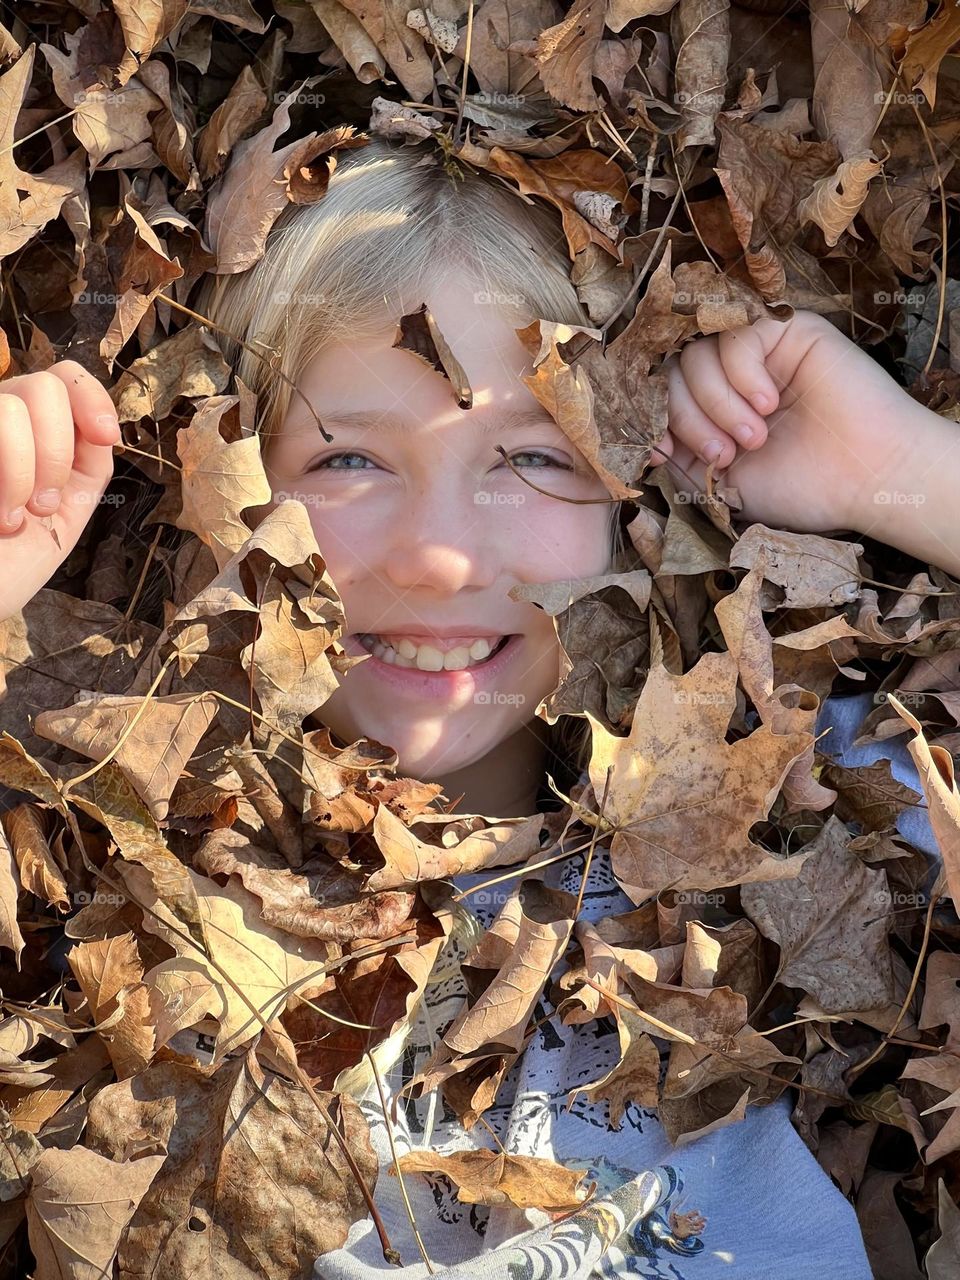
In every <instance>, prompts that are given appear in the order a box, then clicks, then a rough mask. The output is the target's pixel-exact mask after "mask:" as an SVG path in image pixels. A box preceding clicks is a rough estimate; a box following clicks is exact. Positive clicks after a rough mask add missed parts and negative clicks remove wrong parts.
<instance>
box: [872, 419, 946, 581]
mask: <svg viewBox="0 0 960 1280" xmlns="http://www.w3.org/2000/svg"><path fill="white" fill-rule="evenodd" d="M908 399H909V397H908ZM898 429H900V430H902V431H903V433H904V436H905V438H906V440H907V441H908V449H907V453H906V459H905V463H904V466H903V468H902V470H901V471H899V472H898V473H897V474H894V475H891V476H889V477H887V479H886V480H885V481H884V486H885V487H878V488H877V489H876V490H875V492H874V494H873V495H872V498H871V502H870V503H869V505H868V506H867V507H866V508H865V509H863V510H861V511H860V512H859V513H858V515H857V517H856V518H855V520H854V524H853V528H855V529H856V530H857V532H858V533H865V534H869V536H870V537H871V538H879V540H880V541H881V542H887V543H889V544H890V546H891V547H899V548H900V550H901V551H907V552H909V554H910V555H912V556H916V557H917V559H918V560H922V561H923V562H924V563H926V564H935V565H937V566H938V567H939V568H941V569H944V570H945V571H946V572H947V573H949V574H952V575H953V576H954V577H955V578H960V424H958V423H956V422H950V421H949V420H948V419H946V418H941V417H940V415H939V414H938V413H932V412H931V411H930V410H929V409H924V408H923V406H922V405H920V404H917V402H916V401H915V400H910V401H909V405H907V406H904V415H903V421H902V423H898Z"/></svg>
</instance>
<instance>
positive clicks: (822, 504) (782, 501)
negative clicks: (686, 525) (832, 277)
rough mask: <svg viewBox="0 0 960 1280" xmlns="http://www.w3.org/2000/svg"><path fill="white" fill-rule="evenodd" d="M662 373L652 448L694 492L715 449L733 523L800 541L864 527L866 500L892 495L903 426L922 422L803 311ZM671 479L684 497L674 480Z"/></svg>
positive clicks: (732, 336) (843, 342)
mask: <svg viewBox="0 0 960 1280" xmlns="http://www.w3.org/2000/svg"><path fill="white" fill-rule="evenodd" d="M663 367H664V370H665V372H666V373H667V379H668V382H667V385H668V405H669V408H668V413H669V419H668V432H667V435H668V436H669V437H671V439H670V441H669V443H667V444H664V445H663V447H664V448H665V450H666V451H669V452H672V457H673V459H674V461H675V462H677V463H679V465H680V466H682V467H683V468H684V469H685V470H686V471H687V472H689V474H690V475H691V476H692V477H693V479H694V480H695V481H696V483H697V484H698V485H699V486H700V488H701V490H702V489H703V488H704V479H705V474H706V461H707V460H708V458H707V451H708V450H709V448H710V445H711V444H719V445H720V453H719V461H718V463H717V465H716V466H715V468H714V471H715V475H716V476H717V480H718V482H719V483H721V484H730V485H734V486H736V488H737V489H738V490H739V492H740V496H741V498H742V500H743V511H742V513H741V516H740V518H741V519H746V520H750V521H760V522H761V523H763V524H769V525H771V526H773V527H776V528H786V529H794V530H797V531H799V532H803V533H821V532H826V531H828V530H834V529H860V530H866V529H867V528H868V526H870V525H873V524H874V523H875V522H876V521H877V518H878V515H880V514H881V513H880V512H879V511H878V507H877V503H878V501H879V502H880V503H882V502H883V501H884V499H883V498H882V497H881V498H880V499H877V497H876V494H877V492H878V491H882V490H893V489H897V488H898V485H897V483H896V481H897V477H898V476H899V475H900V474H901V472H902V469H903V468H904V465H905V462H906V460H907V456H908V453H909V450H910V449H911V447H912V445H913V443H914V441H913V440H912V439H911V436H912V432H913V426H912V424H913V423H914V420H915V418H917V417H918V415H927V417H929V416H930V411H929V410H927V409H924V408H923V406H922V405H920V404H918V403H917V402H916V401H914V400H913V399H911V397H910V396H909V395H908V394H907V393H906V391H905V390H904V389H903V388H902V387H901V386H899V385H898V383H897V382H895V381H894V379H893V378H891V377H890V375H889V374H888V373H887V372H886V371H885V370H884V369H882V368H881V367H880V365H879V364H878V363H877V361H876V360H875V359H874V358H873V357H872V356H870V355H868V354H867V353H866V352H865V351H861V350H860V349H859V348H858V347H857V346H855V345H854V343H852V342H851V341H850V340H849V338H846V337H845V336H844V335H843V334H842V333H841V332H840V331H839V329H837V328H835V326H834V325H832V324H831V323H830V322H829V320H826V319H825V318H824V317H823V316H820V315H817V314H816V313H815V312H812V311H797V312H795V314H794V315H793V316H792V317H791V319H789V320H787V321H779V320H773V319H769V318H767V317H763V318H761V319H760V320H757V321H756V322H754V323H753V324H751V325H742V326H741V327H739V328H737V329H731V330H728V331H726V332H724V333H720V334H717V335H712V336H710V337H705V338H698V339H696V340H694V341H692V342H689V343H687V345H686V346H685V347H684V348H683V350H682V351H681V352H679V354H675V355H672V356H670V357H669V359H667V360H666V361H665V362H664V366H663ZM740 424H744V425H745V426H746V427H747V428H748V429H750V430H752V431H753V433H754V435H753V438H752V439H751V440H749V441H747V440H745V439H744V437H743V436H742V433H741V427H740ZM661 443H663V442H661ZM654 457H655V458H656V455H654ZM724 468H725V470H723V469H724ZM671 470H673V469H671ZM673 479H674V481H675V483H677V485H678V487H680V488H682V490H683V491H684V492H686V493H687V494H688V496H691V493H692V491H691V488H690V486H689V485H688V484H687V483H686V481H684V479H683V476H682V475H680V474H678V473H677V472H676V471H675V470H673ZM899 487H902V485H901V486H899ZM875 536H877V537H881V538H882V537H883V534H882V532H880V533H876V534H875Z"/></svg>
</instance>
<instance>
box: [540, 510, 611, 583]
mask: <svg viewBox="0 0 960 1280" xmlns="http://www.w3.org/2000/svg"><path fill="white" fill-rule="evenodd" d="M557 506H558V504H557V503H551V505H550V508H549V510H548V511H546V512H544V513H542V516H541V519H540V520H539V521H538V524H537V535H538V536H537V538H536V540H535V543H534V545H535V548H536V553H537V554H538V556H539V558H540V560H541V561H542V564H541V565H540V568H542V570H543V572H544V578H545V579H546V580H559V579H562V578H589V577H593V576H594V575H596V574H601V573H606V572H607V571H608V569H609V567H610V558H611V551H612V546H613V541H612V537H611V534H610V507H609V505H607V504H601V503H596V504H591V505H589V506H587V505H583V506H576V505H574V504H573V503H565V504H564V505H563V507H562V509H561V510H557Z"/></svg>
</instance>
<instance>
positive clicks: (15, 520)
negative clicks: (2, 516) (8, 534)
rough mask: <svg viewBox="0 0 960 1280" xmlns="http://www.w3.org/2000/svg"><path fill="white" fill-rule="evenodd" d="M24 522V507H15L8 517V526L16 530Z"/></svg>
mask: <svg viewBox="0 0 960 1280" xmlns="http://www.w3.org/2000/svg"><path fill="white" fill-rule="evenodd" d="M22 520H23V507H15V508H14V509H13V511H11V512H10V513H9V515H8V516H7V524H8V525H10V527H11V529H16V528H17V527H18V526H19V524H20V522H21V521H22Z"/></svg>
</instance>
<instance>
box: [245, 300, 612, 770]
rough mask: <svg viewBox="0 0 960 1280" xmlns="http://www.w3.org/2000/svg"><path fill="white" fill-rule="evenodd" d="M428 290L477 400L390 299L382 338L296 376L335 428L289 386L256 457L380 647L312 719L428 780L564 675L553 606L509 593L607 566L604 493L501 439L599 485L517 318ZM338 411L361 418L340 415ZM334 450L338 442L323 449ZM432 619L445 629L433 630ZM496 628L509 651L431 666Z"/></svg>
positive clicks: (519, 721)
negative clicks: (427, 358)
mask: <svg viewBox="0 0 960 1280" xmlns="http://www.w3.org/2000/svg"><path fill="white" fill-rule="evenodd" d="M480 297H481V299H483V297H484V295H482V294H481V295H480ZM421 301H425V302H426V303H427V305H428V307H429V308H430V310H431V312H432V313H433V316H434V319H435V320H436V322H437V324H438V325H439V327H440V330H441V332H442V334H443V336H444V337H445V339H446V340H447V342H448V343H449V344H450V347H451V349H452V351H453V354H454V355H455V356H456V358H457V359H458V360H459V361H460V363H461V364H462V365H463V367H464V370H465V372H466V375H467V378H468V379H469V382H470V385H471V387H472V388H473V408H471V409H469V410H463V409H460V408H459V407H458V405H457V402H456V399H455V397H454V393H453V390H452V385H451V383H450V382H449V381H448V380H447V379H446V378H445V377H444V376H443V375H442V374H440V373H438V372H436V371H435V370H433V369H432V368H430V367H429V366H428V365H427V364H426V363H425V362H424V361H423V360H421V359H420V358H419V357H418V356H415V355H414V354H412V353H411V352H409V351H404V350H400V349H399V348H394V347H392V345H391V344H392V342H393V339H394V336H395V333H396V324H397V320H398V319H399V316H391V317H389V318H388V317H387V316H386V313H385V319H384V328H383V330H382V333H379V334H378V335H377V337H376V338H375V339H368V340H364V341H357V342H355V343H349V344H346V343H344V344H338V345H335V346H331V347H328V348H326V349H324V350H323V351H322V352H321V354H320V355H319V356H317V357H316V358H315V359H314V360H313V361H312V362H311V363H310V364H309V365H308V366H307V367H306V369H305V370H304V374H303V377H302V378H301V379H300V382H299V389H300V391H301V392H302V393H303V395H304V396H305V397H306V398H307V400H309V402H310V403H311V404H312V406H313V407H314V409H315V410H316V412H317V413H318V415H319V417H320V420H321V421H322V422H323V425H324V427H325V429H326V430H327V432H328V433H329V434H331V435H332V436H333V442H332V443H329V444H328V443H326V442H325V441H324V439H323V437H322V436H321V435H320V433H319V431H318V430H317V428H316V425H315V424H314V423H313V421H312V419H311V417H310V414H309V412H308V410H307V408H306V405H305V404H304V403H303V401H302V400H301V399H300V397H299V396H293V397H292V399H291V402H290V408H289V412H288V413H287V416H286V418H285V420H284V422H283V425H282V428H281V430H280V431H279V433H278V434H277V435H276V437H275V438H274V440H273V441H272V442H271V444H270V447H269V449H268V451H267V456H266V459H265V462H266V469H267V475H268V477H269V480H270V484H271V487H272V489H273V493H274V501H275V502H277V501H282V500H283V497H282V495H283V494H289V495H292V496H296V497H297V498H299V500H300V501H302V502H303V503H304V504H305V505H306V507H307V510H308V512H309V514H310V519H311V522H312V524H313V528H314V531H315V533H316V538H317V543H318V545H319V547H320V550H321V552H322V554H323V556H324V559H325V561H326V564H327V569H328V571H329V573H330V575H331V577H332V578H333V581H334V583H335V585H336V586H337V589H338V591H339V593H340V596H341V599H342V601H343V605H344V610H345V613H346V619H347V625H346V628H345V633H344V636H343V637H342V638H341V643H342V644H343V647H344V648H345V649H346V651H347V652H348V653H350V654H356V655H363V654H366V653H367V652H369V649H368V648H366V647H365V646H364V644H363V643H362V641H361V639H360V636H361V635H362V634H364V633H368V634H369V633H373V634H374V635H376V636H377V637H378V652H380V653H386V660H381V658H379V657H376V656H374V657H372V658H365V660H364V661H363V662H362V663H359V664H357V665H356V666H355V667H353V668H352V669H351V670H350V671H349V672H347V674H346V675H345V676H343V677H341V685H340V688H339V689H338V690H337V691H336V692H335V693H334V695H333V696H332V697H331V698H330V699H329V700H328V701H327V702H326V703H325V704H324V706H323V708H322V709H321V710H320V711H319V712H318V718H319V719H320V720H321V721H322V722H323V723H324V724H326V725H328V726H329V728H330V729H331V730H332V731H333V732H334V733H335V734H336V735H337V736H338V737H339V738H341V739H342V740H343V741H345V742H352V741H354V740H356V739H357V738H359V737H361V736H366V737H370V738H375V739H377V740H378V741H379V742H381V743H385V744H388V745H389V746H392V747H393V748H394V749H395V750H396V751H397V753H398V755H399V768H400V769H401V771H402V772H405V773H408V774H411V775H413V776H415V777H421V778H425V779H429V778H432V777H438V776H441V775H444V774H449V773H452V772H455V771H456V770H458V769H461V768H465V767H467V766H469V765H472V764H473V763H475V762H476V761H479V760H481V759H482V758H483V757H484V756H486V755H487V753H488V752H491V751H492V750H493V749H494V748H495V747H497V746H498V745H499V744H501V743H503V742H505V741H506V739H507V738H509V737H510V736H511V735H514V734H515V733H516V732H517V731H518V730H519V729H520V728H521V726H523V725H524V724H528V723H529V722H530V721H532V720H533V719H534V712H535V710H536V707H537V704H538V703H539V702H540V700H541V699H542V698H544V697H545V696H546V695H548V694H549V693H550V692H551V691H552V690H553V689H554V688H555V687H556V686H557V684H558V682H559V678H560V669H559V653H560V650H559V644H558V642H557V639H556V636H555V633H554V626H553V621H552V619H551V618H550V616H549V615H548V614H546V613H544V612H543V611H542V610H540V609H538V608H537V607H536V606H535V605H533V604H529V603H525V602H517V601H514V600H511V599H510V597H509V596H508V595H507V592H508V590H509V589H510V587H513V586H515V585H516V584H517V583H528V582H549V581H556V580H558V579H563V578H579V577H586V576H588V575H592V574H597V573H603V572H606V570H607V569H608V567H609V563H610V542H609V537H608V532H607V531H608V528H609V520H610V506H609V504H606V503H595V504H587V505H576V504H573V503H568V502H559V501H557V500H556V499H554V498H549V497H546V496H544V495H542V494H539V493H537V492H536V491H535V490H534V489H532V488H530V487H529V486H528V485H526V484H524V482H523V480H521V479H520V478H519V477H518V476H517V475H515V474H513V472H512V471H511V470H510V468H509V467H508V466H507V464H506V462H504V460H503V458H502V457H501V455H500V454H498V453H496V451H495V449H494V445H496V444H501V445H502V446H503V448H504V449H505V451H506V453H507V455H508V456H509V457H511V458H512V459H513V461H514V465H515V466H517V467H518V468H519V469H520V471H521V473H522V474H523V475H524V476H525V477H528V478H529V479H530V480H531V481H532V482H533V483H534V484H536V485H539V486H540V487H541V488H543V489H547V490H549V491H550V492H553V493H559V494H562V495H565V496H567V497H574V498H605V497H607V496H608V495H607V491H606V489H605V488H604V486H603V484H602V483H601V481H600V480H599V478H598V477H597V476H596V474H595V473H594V472H593V471H592V470H591V469H590V467H589V465H588V464H587V463H586V461H585V459H584V458H583V456H582V455H581V454H580V452H579V451H578V450H577V449H576V448H574V446H573V445H572V444H571V443H570V441H569V440H568V439H567V437H566V436H565V435H564V434H563V432H562V431H561V430H560V428H559V427H558V426H557V425H556V423H554V421H553V420H552V418H550V416H549V414H548V413H547V412H546V410H544V409H542V408H541V407H540V405H539V404H538V403H537V401H536V399H535V397H534V396H533V394H532V393H531V392H530V391H529V390H528V389H527V388H526V387H525V386H524V385H523V383H522V382H521V381H520V377H521V374H531V373H533V368H532V365H531V364H529V362H528V361H527V359H526V354H525V352H524V349H523V347H522V345H521V344H520V342H519V340H518V339H517V337H516V335H515V333H514V326H513V323H512V321H511V319H509V318H508V317H507V316H506V315H505V314H504V313H502V312H501V311H500V309H499V308H498V307H497V306H495V305H490V304H489V303H487V302H485V301H482V300H481V301H480V302H478V301H476V300H475V294H474V289H473V286H472V285H469V284H461V283H445V284H444V285H443V286H442V287H441V286H435V287H431V286H429V285H427V286H426V287H425V293H424V296H423V297H422V298H420V299H418V300H417V302H416V303H414V304H413V305H412V306H411V307H410V310H413V309H415V307H416V306H418V305H419V303H420V302H421ZM519 412H523V413H524V414H528V415H530V420H529V422H527V423H526V425H521V426H516V425H511V423H510V421H509V418H508V415H509V414H511V413H519ZM343 413H351V414H360V420H359V421H358V422H351V423H350V424H349V425H348V424H341V423H340V422H338V414H343ZM388 415H389V416H390V418H391V421H390V422H389V424H388V423H387V421H386V418H387V416H388ZM392 419H396V420H397V421H396V422H394V421H393V420H392ZM488 426H492V427H493V428H495V429H494V430H493V432H492V434H489V433H484V430H483V429H484V428H487V427H488ZM534 450H535V451H536V454H535V455H534V456H527V454H528V452H529V451H534ZM521 451H522V452H521ZM338 453H340V454H347V456H345V457H341V458H339V459H337V460H335V461H333V463H332V465H331V463H330V462H329V461H327V460H329V459H331V458H333V457H334V455H336V454H338ZM544 454H545V455H546V457H544V456H543V455H544ZM564 466H565V467H570V468H573V469H572V470H563V469H561V468H562V467H564ZM434 632H440V633H441V635H442V636H443V638H442V639H438V637H437V636H436V635H434V636H433V639H432V640H431V639H430V634H431V633H434ZM503 636H510V637H512V639H511V640H510V641H509V643H508V644H507V646H506V647H505V648H504V650H503V652H501V653H500V654H493V655H491V656H490V658H489V660H487V661H483V662H481V664H480V665H473V663H474V661H475V659H476V658H477V656H478V653H479V654H482V646H479V647H478V648H477V650H476V651H475V652H474V654H473V655H472V656H471V657H470V658H469V662H470V664H471V665H470V666H469V667H468V668H467V669H461V670H440V671H436V670H433V669H431V668H435V667H436V666H437V665H438V663H439V661H440V660H441V657H440V655H443V654H446V653H447V652H449V651H450V650H452V649H454V648H458V649H459V650H460V653H459V654H458V655H454V656H453V657H452V658H451V659H449V660H448V662H452V663H453V664H454V665H461V664H462V663H463V661H464V660H465V659H466V658H467V654H466V652H465V650H466V649H467V648H468V647H469V646H470V645H471V644H472V643H473V642H474V641H475V640H477V639H479V638H484V639H486V640H487V641H488V643H489V644H490V645H491V646H493V645H496V644H497V642H498V641H499V639H500V638H501V637H503ZM381 637H382V638H383V639H385V640H388V641H389V640H392V641H393V644H392V645H391V650H390V651H385V650H380V649H379V643H380V638H381ZM403 637H406V638H409V645H412V646H414V649H415V656H413V657H411V658H409V659H407V660H408V661H409V662H410V663H411V664H412V665H410V666H404V665H400V664H397V663H395V662H392V661H391V659H392V657H393V655H394V654H395V653H399V654H400V657H401V659H402V660H403V652H402V651H403V650H406V652H407V653H408V654H409V653H411V649H410V647H409V645H408V644H407V643H402V642H401V638H403ZM427 645H429V646H430V648H426V649H425V648H423V646H427ZM438 651H439V653H438ZM423 667H425V668H427V669H421V668H423Z"/></svg>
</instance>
